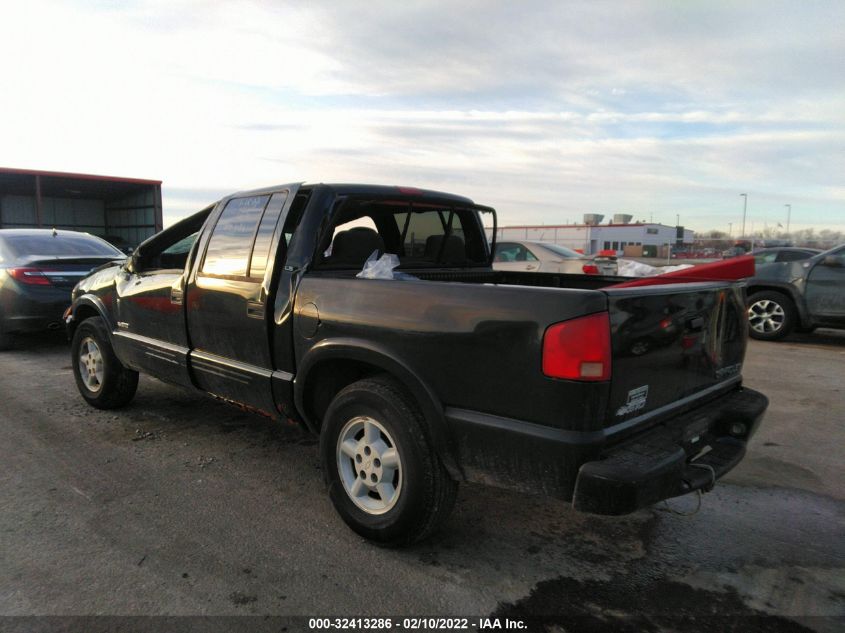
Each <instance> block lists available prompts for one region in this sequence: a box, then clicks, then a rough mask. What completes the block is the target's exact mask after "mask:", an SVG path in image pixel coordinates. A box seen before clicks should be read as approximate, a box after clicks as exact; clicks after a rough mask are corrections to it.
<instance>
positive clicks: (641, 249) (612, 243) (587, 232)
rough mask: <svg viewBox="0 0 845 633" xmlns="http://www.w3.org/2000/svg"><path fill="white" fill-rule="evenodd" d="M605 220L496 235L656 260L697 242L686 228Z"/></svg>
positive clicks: (593, 217) (626, 218) (592, 217)
mask: <svg viewBox="0 0 845 633" xmlns="http://www.w3.org/2000/svg"><path fill="white" fill-rule="evenodd" d="M603 219H604V216H602V215H597V214H593V213H588V214H586V215H584V224H562V225H542V226H536V225H532V226H502V227H499V228H498V229H497V231H496V241H497V242H507V241H508V240H528V241H533V242H553V243H554V244H560V245H561V246H566V247H568V248H572V249H575V250H579V251H582V252H584V253H585V254H588V255H594V254H596V253H598V252H600V251H608V250H612V251H616V252H617V253H618V254H619V255H623V254H627V255H631V256H640V255H645V256H652V257H655V256H665V254H666V246H667V245H670V246H671V247H672V249H673V250H674V249H677V248H680V247H683V246H684V245H689V244H692V243H693V241H694V240H695V232H694V231H692V230H689V229H685V228H684V227H682V226H666V225H665V224H655V223H652V222H649V223H639V222H637V223H634V224H632V223H631V216H630V215H627V214H617V215H614V216H613V222H611V223H609V224H601V221H602V220H603Z"/></svg>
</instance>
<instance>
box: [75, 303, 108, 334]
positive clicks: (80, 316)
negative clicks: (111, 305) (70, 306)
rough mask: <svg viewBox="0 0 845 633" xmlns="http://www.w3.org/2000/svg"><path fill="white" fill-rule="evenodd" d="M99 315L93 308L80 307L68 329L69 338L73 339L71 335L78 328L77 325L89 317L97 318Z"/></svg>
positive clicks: (87, 306)
mask: <svg viewBox="0 0 845 633" xmlns="http://www.w3.org/2000/svg"><path fill="white" fill-rule="evenodd" d="M98 316H100V313H99V312H97V309H96V308H95V307H93V306H89V305H85V304H83V305H81V306H79V307H78V308H77V309H76V314H74V320H73V321H72V325H71V329H70V332H69V334H70V336H71V338H73V333H74V332H75V331H76V328H77V327H79V324H80V323H82V322H83V321H84V320H85V319H90V318H91V317H98Z"/></svg>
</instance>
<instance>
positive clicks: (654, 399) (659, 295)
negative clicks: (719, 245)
mask: <svg viewBox="0 0 845 633" xmlns="http://www.w3.org/2000/svg"><path fill="white" fill-rule="evenodd" d="M742 288H743V287H742V286H741V285H740V284H736V283H730V282H703V283H689V284H675V285H665V286H649V287H636V288H630V289H629V288H612V287H611V288H606V289H605V290H604V292H605V294H606V295H607V296H608V302H609V306H608V307H609V310H610V324H611V344H612V354H613V358H612V363H613V364H612V377H611V391H610V398H609V404H608V409H607V411H606V414H605V420H604V425H605V427H615V430H619V431H622V430H625V429H628V428H638V427H639V426H640V424H646V423H647V421H648V420H650V419H655V418H659V417H660V416H659V414H660V413H661V412H662V411H663V410H675V409H677V408H678V407H683V406H684V405H685V404H690V403H693V402H695V401H698V400H700V399H701V398H705V397H707V395H708V394H715V393H718V392H719V391H721V389H720V387H721V386H725V387H728V386H730V385H731V384H733V383H736V382H738V381H739V379H740V373H741V369H742V360H743V358H744V357H745V346H746V338H747V337H746V325H745V310H744V307H743V306H744V302H743V289H742Z"/></svg>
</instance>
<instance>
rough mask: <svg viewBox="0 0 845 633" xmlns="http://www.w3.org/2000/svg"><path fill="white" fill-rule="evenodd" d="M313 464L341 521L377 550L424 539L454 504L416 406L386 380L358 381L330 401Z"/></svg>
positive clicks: (450, 485) (454, 488)
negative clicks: (320, 471) (319, 466)
mask: <svg viewBox="0 0 845 633" xmlns="http://www.w3.org/2000/svg"><path fill="white" fill-rule="evenodd" d="M320 457H321V460H322V465H323V472H324V474H325V478H326V483H327V485H328V488H329V496H330V497H331V500H332V503H333V504H334V507H335V509H336V510H337V511H338V513H339V514H340V516H341V518H343V520H344V521H345V522H346V524H347V525H348V526H349V527H350V528H352V529H353V530H354V531H355V532H357V533H358V534H360V535H361V536H363V537H364V538H367V539H370V540H372V541H375V542H376V543H379V544H381V545H387V546H403V545H409V544H411V543H415V542H417V541H420V540H422V539H424V538H426V537H427V536H428V535H430V534H431V533H432V532H433V531H434V530H435V529H436V528H437V527H438V526H439V525H440V524H441V523H442V522H443V520H444V519H445V518H446V517H447V516H448V515H449V512H450V511H451V509H452V506H453V505H454V502H455V496H456V494H457V489H458V484H457V482H455V481H454V480H453V479H452V478H451V477H450V476H449V474H448V473H447V472H446V469H445V468H444V466H443V464H442V463H441V462H440V459H439V458H438V457H437V455H436V454H435V452H434V451H433V450H432V446H431V442H430V440H429V439H428V436H427V434H426V431H425V422H424V420H423V416H422V414H421V413H420V410H419V407H418V406H417V404H416V403H415V402H414V400H413V398H411V396H410V395H408V393H407V392H406V391H405V389H404V388H403V387H402V386H401V385H400V384H399V383H397V382H396V381H394V380H393V379H391V378H390V377H387V376H377V377H373V378H367V379H364V380H359V381H358V382H355V383H353V384H351V385H349V386H347V387H346V388H344V389H343V390H341V391H340V392H339V393H338V394H337V395H336V396H335V398H334V399H333V400H332V402H331V404H330V405H329V408H328V410H327V411H326V415H325V420H324V424H323V428H322V430H321V434H320Z"/></svg>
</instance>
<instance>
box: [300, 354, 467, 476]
mask: <svg viewBox="0 0 845 633" xmlns="http://www.w3.org/2000/svg"><path fill="white" fill-rule="evenodd" d="M327 360H353V361H359V362H362V363H366V364H368V365H372V366H374V367H378V368H379V369H382V370H384V372H385V373H388V374H390V375H391V376H393V377H394V378H396V379H397V380H398V381H399V382H400V383H402V384H403V385H404V386H405V388H406V389H408V391H409V392H410V393H411V395H412V396H413V397H414V399H415V400H416V401H417V404H419V406H420V409H421V410H422V413H423V417H424V418H425V420H426V422H427V424H428V428H429V431H430V433H431V440H432V443H433V444H434V450H435V451H436V452H437V454H438V456H439V457H440V459H441V460H442V461H443V465H444V466H445V467H446V470H447V471H449V474H450V475H451V476H452V477H453V478H455V479H459V480H463V479H465V477H464V474H463V471H462V470H461V468H460V466H459V463H458V459H457V451H456V449H455V443H454V441H453V440H452V436H451V433H450V432H449V427H448V425H447V423H446V417H445V415H444V413H443V405H442V404H441V403H440V400H439V399H438V397H437V395H436V394H435V393H434V391H433V390H432V389H431V388H430V387H429V386H428V385H427V384H426V382H425V381H424V380H423V379H422V378H421V377H420V376H419V375H418V374H417V373H416V372H414V371H413V370H412V369H411V368H409V367H408V366H407V365H406V364H405V363H404V362H403V361H401V360H400V359H399V358H397V357H396V356H395V355H394V354H392V353H391V352H390V350H388V349H387V348H385V347H382V346H381V345H378V344H376V343H373V342H371V341H366V340H363V339H356V338H338V339H327V340H323V341H320V342H319V343H317V344H316V345H314V346H313V347H312V348H311V349H309V350H308V351H307V352H306V354H305V356H304V357H303V359H302V361H301V362H300V363H298V368H297V369H298V371H297V373H296V378H295V379H294V403H295V405H296V408H297V410H298V411H299V413H300V415H301V416H302V419H303V420H304V421H305V424H306V426H307V427H308V429H309V430H310V431H312V432H316V430H317V428H316V424H315V422H314V420H310V419H309V418H308V416H307V415H306V413H305V407H304V394H305V388H306V386H307V384H308V375H309V373H310V372H311V370H312V369H313V368H314V367H315V366H316V365H317V364H318V363H321V362H324V361H327Z"/></svg>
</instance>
